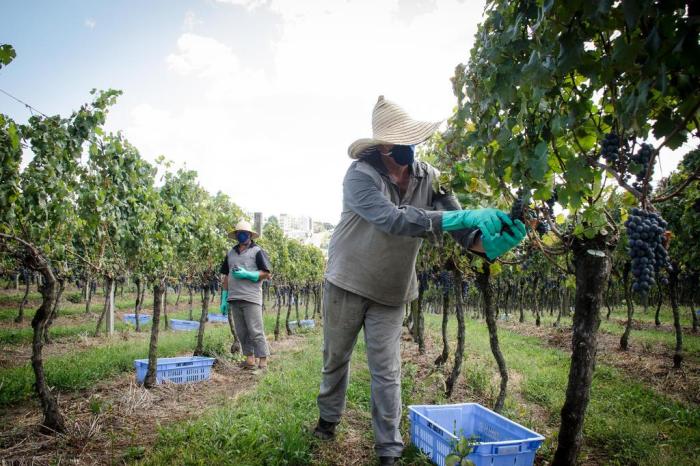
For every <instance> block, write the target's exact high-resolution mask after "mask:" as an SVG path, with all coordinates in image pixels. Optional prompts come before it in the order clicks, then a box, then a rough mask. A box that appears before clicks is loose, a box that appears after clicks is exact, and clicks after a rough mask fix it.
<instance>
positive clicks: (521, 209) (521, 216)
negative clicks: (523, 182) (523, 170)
mask: <svg viewBox="0 0 700 466" xmlns="http://www.w3.org/2000/svg"><path fill="white" fill-rule="evenodd" d="M510 218H511V219H512V220H513V221H515V220H520V221H521V222H523V221H525V193H524V192H523V191H522V190H518V196H517V197H516V198H515V201H513V205H512V206H511V207H510Z"/></svg>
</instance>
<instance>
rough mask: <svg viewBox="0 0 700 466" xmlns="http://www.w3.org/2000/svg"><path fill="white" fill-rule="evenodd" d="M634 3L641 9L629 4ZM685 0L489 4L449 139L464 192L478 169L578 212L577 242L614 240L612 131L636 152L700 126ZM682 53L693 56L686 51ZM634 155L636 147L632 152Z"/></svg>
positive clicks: (460, 75)
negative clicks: (603, 157)
mask: <svg viewBox="0 0 700 466" xmlns="http://www.w3.org/2000/svg"><path fill="white" fill-rule="evenodd" d="M630 5H633V6H630ZM685 7H686V5H685V3H683V2H662V3H658V2H653V1H651V0H639V1H636V2H618V3H611V2H589V3H585V2H534V1H529V0H521V1H516V2H510V1H505V0H499V1H494V2H490V3H489V4H488V5H487V9H486V18H485V20H484V22H483V23H482V24H481V26H480V27H479V32H478V33H477V38H476V43H475V45H474V48H473V49H472V51H471V55H470V59H469V63H468V65H466V66H465V65H459V66H458V67H457V68H456V70H455V76H454V78H453V85H454V91H455V95H456V96H457V100H458V106H457V109H456V111H455V114H454V115H453V117H452V118H451V120H450V127H449V129H448V132H447V133H445V135H444V136H443V137H444V139H445V142H446V150H447V151H448V153H449V154H450V155H451V160H452V161H453V166H452V174H451V175H452V178H453V180H454V182H453V185H454V187H455V188H457V189H460V190H462V191H464V192H471V191H473V185H472V184H471V183H470V179H469V178H468V177H467V176H465V174H466V173H469V172H470V170H471V169H468V168H465V166H466V165H470V166H473V167H476V168H477V169H478V170H479V171H481V172H482V173H483V177H484V179H485V181H486V183H487V184H488V186H489V187H490V189H492V190H493V191H494V192H496V193H499V192H500V193H503V194H505V195H506V196H509V195H510V189H511V187H522V188H525V189H528V190H532V192H533V193H534V199H535V201H537V200H540V201H542V200H546V197H547V196H549V195H551V192H552V191H553V190H554V188H555V187H556V190H557V193H558V202H559V203H560V204H561V206H562V207H563V208H564V209H568V210H569V212H571V213H577V212H579V213H580V214H581V215H580V216H576V217H575V219H576V223H577V226H579V225H580V227H578V228H577V229H575V230H574V234H576V235H577V236H586V237H593V236H595V235H597V234H599V233H600V234H603V235H605V234H608V233H609V229H610V227H609V226H608V221H607V219H606V217H605V212H604V209H602V208H601V205H602V204H603V203H604V202H605V201H606V199H607V198H608V197H609V193H610V192H611V188H609V187H608V188H606V187H604V185H603V179H604V178H605V177H606V176H607V175H608V174H613V175H614V176H616V179H617V180H618V182H619V183H620V184H622V185H623V186H624V187H625V188H626V189H628V190H629V191H630V192H632V193H633V194H634V195H635V196H636V197H637V198H640V199H642V200H644V196H645V194H646V192H647V191H646V183H647V182H648V178H647V179H645V181H644V186H645V187H644V189H643V190H642V191H643V192H640V191H639V190H636V189H634V188H632V187H630V186H629V185H627V184H626V183H625V181H624V180H625V175H626V173H633V172H634V169H635V167H634V166H632V165H630V166H629V167H627V166H622V165H620V166H615V167H610V166H606V165H605V164H603V163H601V162H599V161H598V158H599V146H598V141H599V140H601V139H603V136H604V135H605V134H606V133H609V132H615V133H616V134H619V135H620V137H621V138H622V139H623V140H625V141H630V142H631V143H632V145H633V146H634V144H638V143H639V142H642V141H643V140H646V139H648V138H649V137H650V136H651V135H652V134H653V136H654V137H655V138H657V139H658V140H659V141H660V142H659V144H658V146H657V147H656V148H655V150H658V148H659V147H661V146H662V145H665V146H668V147H670V148H677V147H679V146H680V144H682V143H683V142H684V141H685V140H686V139H687V137H688V135H689V134H690V132H691V131H693V130H694V129H696V128H695V124H696V123H695V122H696V121H697V115H698V109H699V108H700V99H699V98H698V96H697V93H695V91H694V89H696V88H697V86H696V85H693V84H691V83H696V84H697V80H698V76H699V74H698V64H697V60H694V59H693V58H691V57H692V56H693V53H695V52H697V51H698V43H697V40H696V39H695V40H693V39H692V38H693V37H695V38H697V33H696V32H695V33H694V32H693V25H692V24H691V22H690V20H689V17H688V16H687V14H686V12H685ZM681 47H688V50H686V49H684V53H683V54H680V53H677V52H679V51H680V50H681ZM632 149H633V148H632Z"/></svg>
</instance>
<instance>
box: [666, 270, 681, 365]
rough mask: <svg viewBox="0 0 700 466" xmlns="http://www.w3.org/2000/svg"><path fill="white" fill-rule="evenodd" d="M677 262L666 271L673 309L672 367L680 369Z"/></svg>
mask: <svg viewBox="0 0 700 466" xmlns="http://www.w3.org/2000/svg"><path fill="white" fill-rule="evenodd" d="M678 272H679V271H678V264H677V263H675V262H674V263H673V265H672V269H671V270H670V271H669V273H668V288H669V294H670V298H671V309H672V310H673V328H674V330H675V333H676V348H675V350H674V352H673V367H674V369H680V368H681V365H682V364H683V328H682V327H681V317H680V310H679V309H678Z"/></svg>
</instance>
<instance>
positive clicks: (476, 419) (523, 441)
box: [408, 403, 544, 466]
mask: <svg viewBox="0 0 700 466" xmlns="http://www.w3.org/2000/svg"><path fill="white" fill-rule="evenodd" d="M408 415H409V419H410V421H411V443H413V444H414V445H415V446H416V447H418V448H419V449H420V450H422V451H423V453H425V454H426V455H428V456H430V459H431V460H432V461H433V462H434V463H435V464H437V465H438V466H445V457H446V456H447V455H449V454H450V453H451V452H452V451H453V450H454V448H453V446H454V444H455V443H456V442H457V441H458V440H459V438H460V437H462V436H463V437H466V438H468V439H472V440H473V441H474V442H476V443H475V444H474V447H473V450H472V452H471V453H470V454H469V456H468V458H469V459H470V460H471V461H472V462H474V464H475V465H476V466H485V465H489V466H505V465H508V466H530V465H532V464H533V463H534V461H535V453H536V452H537V449H538V448H539V447H540V445H542V442H544V437H542V436H541V435H540V434H538V433H537V432H534V431H532V430H530V429H528V428H526V427H523V426H521V425H520V424H518V423H515V422H513V421H511V420H510V419H508V418H505V417H503V416H501V415H500V414H498V413H495V412H493V411H491V410H490V409H487V408H484V407H483V406H481V405H480V404H478V403H462V404H454V405H414V406H409V407H408Z"/></svg>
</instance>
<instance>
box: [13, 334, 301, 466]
mask: <svg viewBox="0 0 700 466" xmlns="http://www.w3.org/2000/svg"><path fill="white" fill-rule="evenodd" d="M300 338H303V337H301V336H291V337H287V338H285V339H284V340H282V341H280V342H274V341H270V346H271V352H272V354H273V357H274V355H275V354H280V353H282V352H285V351H289V350H290V349H291V348H293V347H294V346H296V345H297V344H298V343H299V341H298V340H299V339H300ZM259 377H260V373H257V372H251V371H247V370H243V369H241V368H240V367H238V365H237V364H236V363H235V362H231V361H228V360H225V359H224V360H221V359H217V362H216V364H215V366H214V370H213V371H212V375H211V380H209V381H208V382H206V383H194V384H172V383H166V384H162V385H159V386H157V387H156V388H154V389H152V390H147V389H145V388H143V387H142V386H140V385H137V384H136V381H135V376H134V374H133V373H130V374H123V375H122V376H120V377H118V378H116V379H112V380H110V381H109V382H107V383H102V384H97V385H95V386H94V387H92V388H90V389H89V390H84V391H80V392H75V393H70V394H64V395H62V396H60V397H59V404H60V406H61V409H62V411H63V413H64V414H65V415H66V421H67V422H66V423H67V426H68V431H67V432H66V433H65V434H61V435H46V434H44V433H42V432H41V431H40V429H39V423H40V422H41V416H40V409H39V406H38V404H37V403H35V402H32V403H24V404H22V405H20V406H16V407H12V408H10V409H9V410H7V411H6V412H4V413H2V414H0V459H2V461H3V463H2V464H3V466H4V465H5V464H7V465H13V466H14V465H18V466H19V465H30V464H31V465H48V464H81V465H104V464H110V465H111V464H125V463H127V462H132V461H133V460H136V459H138V458H140V457H142V456H143V455H144V453H145V452H146V451H148V449H149V448H150V447H151V446H152V445H153V443H154V442H155V440H156V438H157V435H158V427H160V426H164V425H167V424H170V423H173V422H177V421H180V420H184V419H188V418H194V417H196V416H197V415H198V414H200V413H202V412H204V411H205V410H207V409H210V408H212V407H215V406H221V405H224V404H227V403H230V402H231V401H233V400H235V399H236V398H237V397H238V396H240V395H241V394H243V393H246V392H247V391H249V390H251V389H252V388H253V387H254V386H255V385H256V383H257V380H258V378H259Z"/></svg>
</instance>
